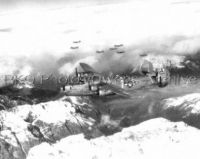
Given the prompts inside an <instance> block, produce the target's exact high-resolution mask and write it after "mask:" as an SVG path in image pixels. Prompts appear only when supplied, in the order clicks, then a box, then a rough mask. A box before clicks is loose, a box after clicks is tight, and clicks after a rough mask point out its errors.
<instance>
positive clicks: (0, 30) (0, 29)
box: [0, 28, 12, 32]
mask: <svg viewBox="0 0 200 159" xmlns="http://www.w3.org/2000/svg"><path fill="white" fill-rule="evenodd" d="M11 31H12V28H0V32H11Z"/></svg>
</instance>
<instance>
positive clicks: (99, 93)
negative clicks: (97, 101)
mask: <svg viewBox="0 0 200 159" xmlns="http://www.w3.org/2000/svg"><path fill="white" fill-rule="evenodd" d="M112 94H114V93H113V92H112V91H110V90H99V92H98V95H99V96H107V95H112Z"/></svg>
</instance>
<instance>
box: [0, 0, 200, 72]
mask: <svg viewBox="0 0 200 159" xmlns="http://www.w3.org/2000/svg"><path fill="white" fill-rule="evenodd" d="M24 1H26V3H24V2H23V1H22V0H0V6H1V9H0V66H1V68H2V67H4V66H5V65H6V67H5V69H3V70H6V68H8V65H10V66H11V67H10V68H12V69H10V70H13V69H15V66H16V65H19V63H20V68H23V64H24V65H25V66H26V68H28V69H31V68H32V67H36V66H42V67H43V68H45V66H46V65H47V64H48V66H49V67H51V70H54V69H59V70H67V69H66V67H64V66H60V65H59V66H58V67H61V68H57V66H56V67H54V64H55V63H56V61H57V60H59V59H61V58H63V59H64V57H65V56H69V55H70V56H71V54H73V56H74V55H76V59H75V60H72V61H73V62H69V61H68V63H66V66H67V67H68V68H69V67H70V68H73V67H72V66H73V65H74V64H75V63H77V62H78V61H80V60H83V61H85V62H88V63H90V64H93V63H101V64H102V59H103V61H106V62H107V63H106V62H105V64H104V66H105V67H106V68H109V66H108V65H109V64H110V63H111V62H110V61H109V60H113V61H119V59H123V60H122V63H128V64H133V63H134V61H137V58H136V57H137V56H136V55H137V54H139V53H141V52H143V51H148V52H153V53H157V54H169V53H171V54H172V53H173V54H182V53H194V52H196V51H197V50H199V49H200V45H199V44H200V29H199V28H200V20H199V19H200V3H199V1H197V0H196V1H183V0H162V1H161V0H127V1H124V0H123V1H119V0H111V1H108V0H103V1H99V0H98V1H97V0H96V1H94V0H79V1H75V0H73V1H72V0H71V1H69V0H68V1H63V2H60V3H58V2H57V0H55V1H54V0H50V1H49V0H45V1H41V0H40V1H39V0H36V1H35V0H24ZM27 1H28V2H27ZM33 1H34V5H33ZM74 1H75V2H74ZM41 2H42V3H41ZM47 4H49V5H47ZM76 40H81V41H82V42H81V44H80V46H79V49H78V50H72V49H70V47H71V46H75V44H73V41H76ZM121 43H122V44H124V46H125V47H124V48H123V49H124V50H125V51H126V54H124V55H118V54H114V53H112V52H110V51H109V48H110V47H112V46H113V45H114V44H121ZM96 50H105V52H106V53H105V56H104V55H97V54H96ZM107 56H108V57H107ZM8 57H9V60H11V61H9V62H8V61H6V60H5V58H6V59H8ZM46 57H48V58H46ZM1 59H3V60H1ZM65 59H67V58H65ZM69 59H72V57H70V58H69ZM45 60H46V62H45ZM2 61H4V63H2ZM5 61H6V62H5ZM124 61H125V62H124ZM16 63H17V64H16ZM49 63H51V65H50V64H49ZM27 64H32V65H30V66H29V65H27ZM42 64H43V65H42ZM33 65H34V66H33ZM55 65H56V64H55ZM40 69H42V68H40ZM6 71H7V70H6Z"/></svg>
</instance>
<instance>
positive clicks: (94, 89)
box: [90, 85, 99, 91]
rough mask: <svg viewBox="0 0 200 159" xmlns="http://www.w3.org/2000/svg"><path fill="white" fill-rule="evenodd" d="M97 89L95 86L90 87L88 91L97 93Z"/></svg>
mask: <svg viewBox="0 0 200 159" xmlns="http://www.w3.org/2000/svg"><path fill="white" fill-rule="evenodd" d="M98 89H99V88H98V86H97V85H92V86H90V90H91V91H97V90H98Z"/></svg>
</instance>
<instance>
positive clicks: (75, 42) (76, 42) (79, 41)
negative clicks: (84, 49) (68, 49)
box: [73, 40, 81, 44]
mask: <svg viewBox="0 0 200 159" xmlns="http://www.w3.org/2000/svg"><path fill="white" fill-rule="evenodd" d="M73 43H74V44H78V43H81V40H78V41H73Z"/></svg>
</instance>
